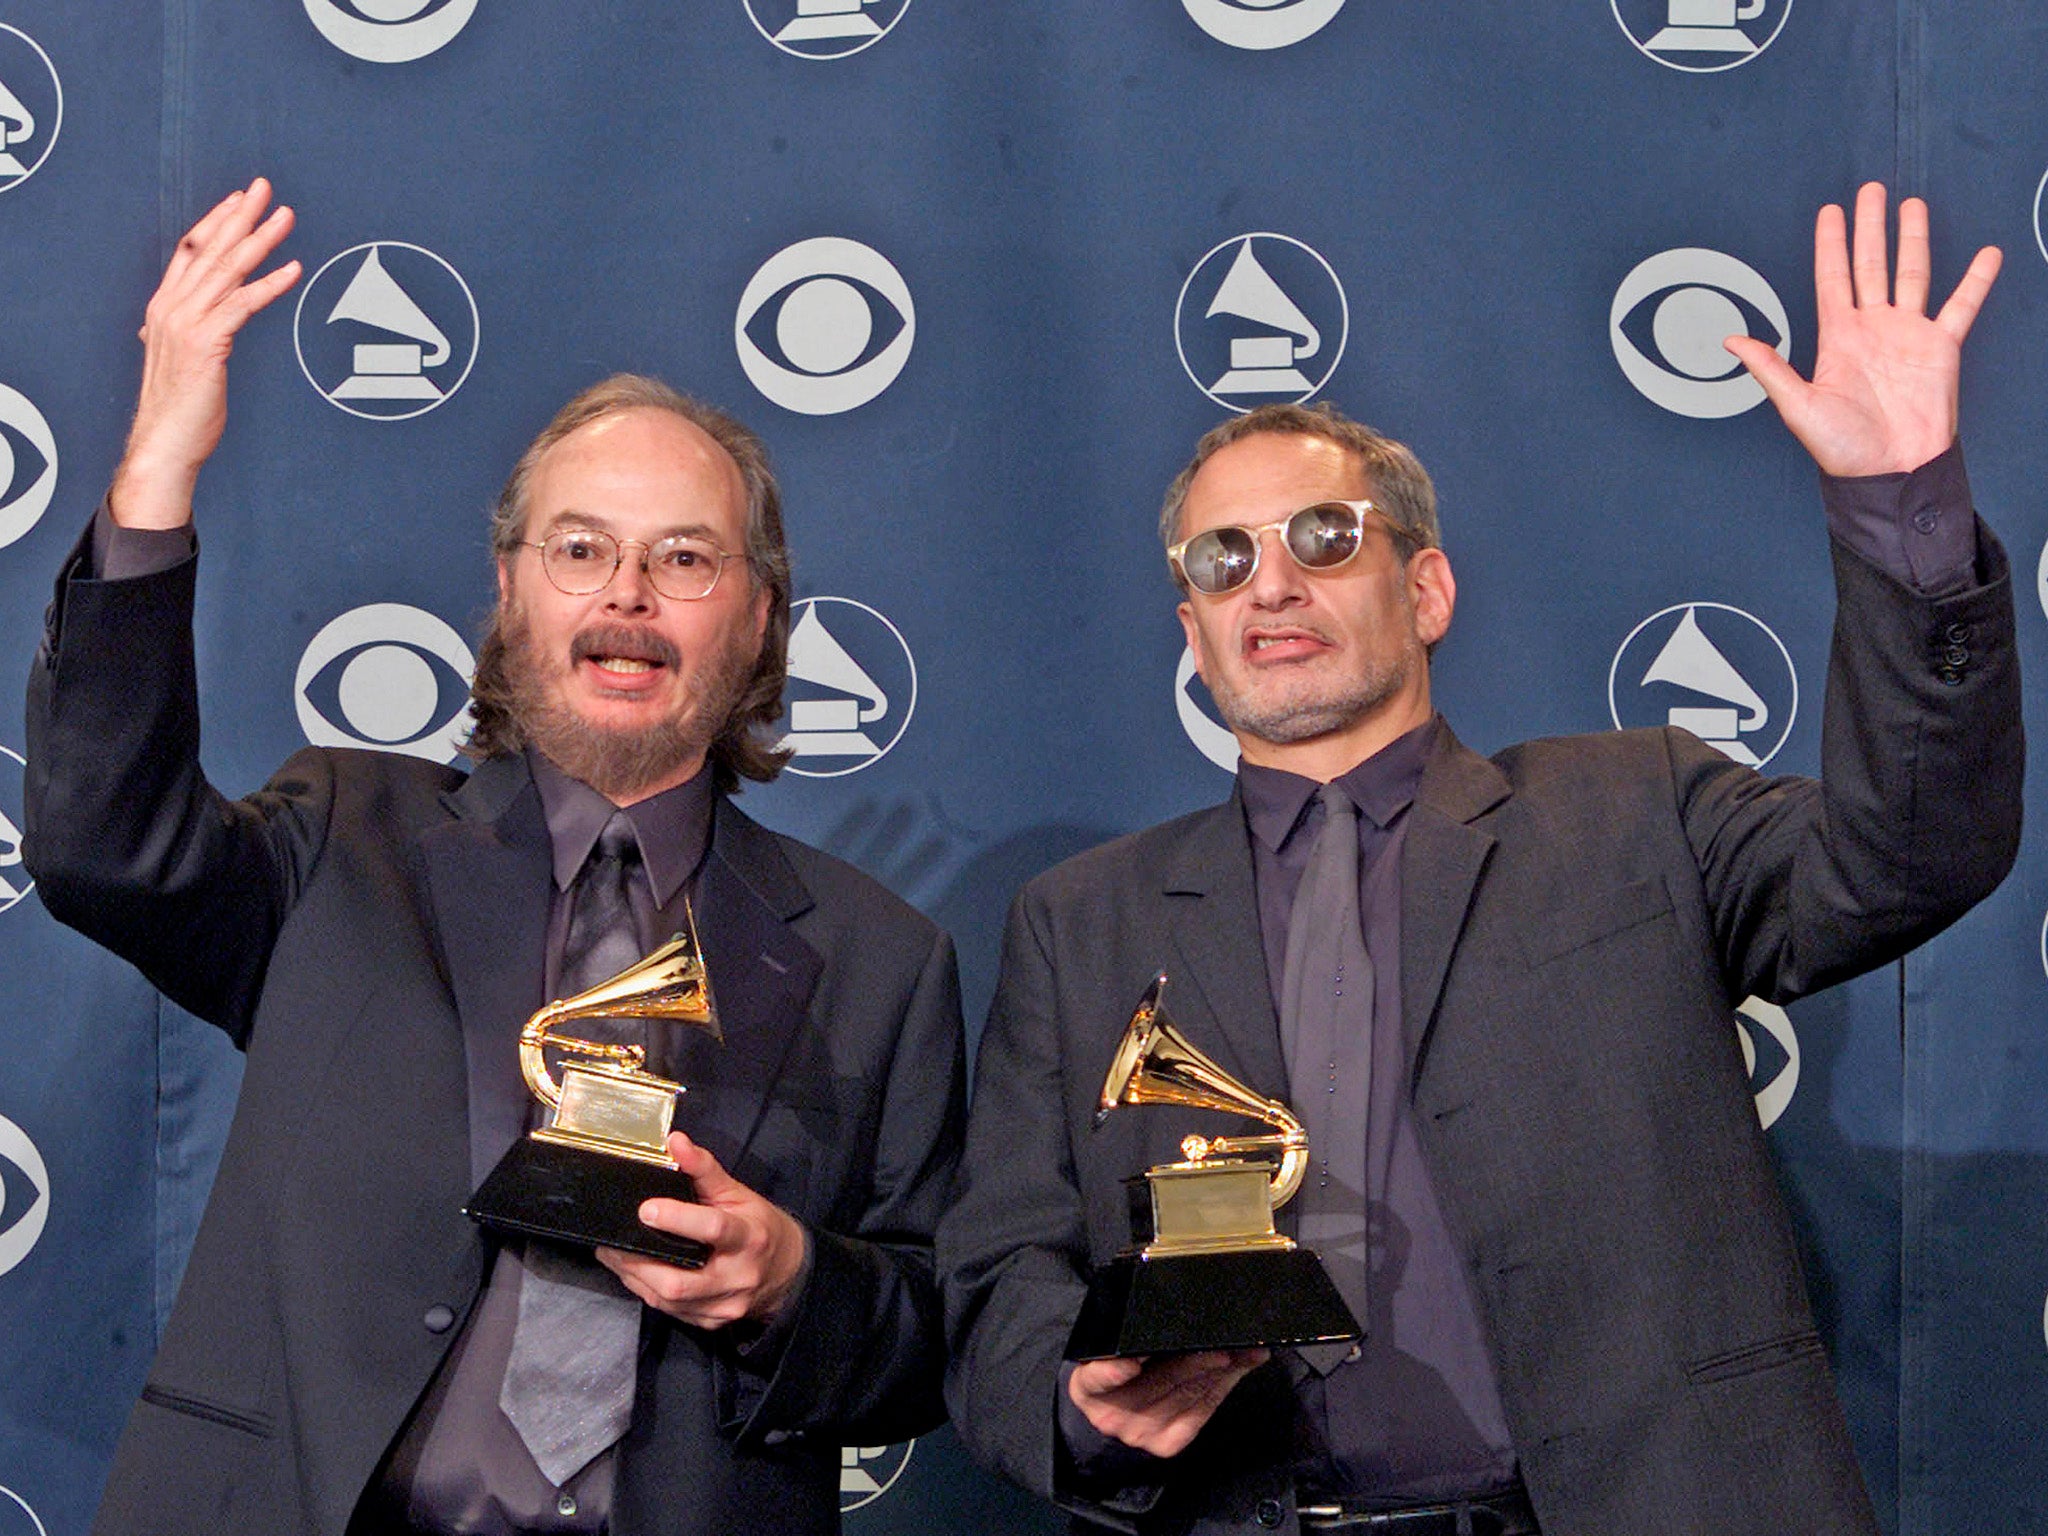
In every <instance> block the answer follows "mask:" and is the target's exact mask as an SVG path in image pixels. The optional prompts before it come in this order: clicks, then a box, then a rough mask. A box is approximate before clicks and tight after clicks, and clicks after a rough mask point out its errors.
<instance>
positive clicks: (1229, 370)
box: [1174, 231, 1351, 411]
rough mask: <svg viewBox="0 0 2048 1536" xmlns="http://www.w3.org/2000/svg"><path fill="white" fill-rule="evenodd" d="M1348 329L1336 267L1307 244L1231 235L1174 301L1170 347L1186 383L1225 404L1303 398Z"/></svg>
mask: <svg viewBox="0 0 2048 1536" xmlns="http://www.w3.org/2000/svg"><path fill="white" fill-rule="evenodd" d="M1350 334H1351V307H1350V304H1349V303H1348V302H1347V301H1346V299H1345V297H1344V285H1343V284H1342V283H1340V282H1338V281H1337V273H1336V271H1335V270H1334V269H1333V268H1332V267H1331V266H1330V264H1329V263H1328V262H1327V261H1325V260H1324V259H1323V257H1322V255H1321V253H1319V252H1318V251H1316V250H1315V249H1314V248H1313V247H1312V246H1309V245H1306V244H1304V243H1303V242H1301V241H1299V240H1296V239H1295V238H1294V237H1293V236H1291V235H1276V234H1272V233H1269V232H1266V231H1256V232H1254V233H1251V234H1245V235H1233V236H1232V237H1231V238H1230V239H1228V240H1225V241H1224V242H1222V244H1220V245H1217V246H1214V247H1213V248H1211V249H1210V251H1209V252H1208V254H1206V255H1205V256H1203V257H1202V259H1201V260H1200V261H1198V262H1196V263H1195V266H1194V270H1193V271H1191V272H1190V273H1188V276H1187V281H1186V282H1184V283H1183V284H1182V285H1181V290H1180V298H1179V300H1178V302H1177V303H1176V304H1175V306H1174V345H1175V346H1176V347H1177V348H1178V350H1179V352H1180V364H1181V367H1182V368H1184V369H1186V370H1187V375H1188V377H1189V378H1190V379H1191V380H1193V381H1194V385H1195V388H1197V389H1199V390H1200V391H1201V392H1202V393H1203V394H1205V395H1207V396H1208V397H1209V398H1210V399H1211V400H1214V401H1215V402H1216V403H1217V404H1218V405H1220V406H1223V407H1224V408H1225V409H1226V410H1232V411H1248V410H1250V409H1251V408H1252V407H1253V406H1255V405H1263V404H1266V403H1267V402H1268V401H1276V400H1278V401H1299V400H1306V399H1307V398H1308V397H1309V396H1310V395H1312V394H1314V393H1315V392H1316V391H1317V390H1319V389H1321V388H1322V387H1323V385H1324V384H1326V383H1327V382H1329V378H1330V375H1331V374H1332V373H1334V372H1335V371H1336V369H1337V362H1338V360H1339V359H1340V358H1342V357H1343V355H1344V343H1345V341H1346V340H1347V339H1348V338H1349V336H1350Z"/></svg>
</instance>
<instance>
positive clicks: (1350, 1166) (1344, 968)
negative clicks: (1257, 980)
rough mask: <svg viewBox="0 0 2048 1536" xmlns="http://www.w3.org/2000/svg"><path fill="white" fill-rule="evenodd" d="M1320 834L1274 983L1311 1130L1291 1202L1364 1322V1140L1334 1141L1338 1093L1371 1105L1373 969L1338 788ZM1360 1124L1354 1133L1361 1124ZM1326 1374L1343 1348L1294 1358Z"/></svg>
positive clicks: (1305, 1237) (1331, 787)
mask: <svg viewBox="0 0 2048 1536" xmlns="http://www.w3.org/2000/svg"><path fill="white" fill-rule="evenodd" d="M1317 798H1318V799H1320V800H1321V801H1322V803H1323V810H1324V816H1323V825H1322V830H1321V831H1320V832H1318V833H1317V834H1316V840H1315V842H1314V844H1313V845H1312V846H1311V847H1310V849H1309V856H1308V867H1307V868H1306V869H1304V870H1303V871H1302V876H1301V885H1300V886H1299V888H1298V889H1297V890H1296V891H1295V893H1294V907H1293V909H1292V911H1291V912H1290V913H1289V914H1288V919H1287V958H1286V961H1285V963H1284V965H1283V967H1282V969H1281V980H1280V1042H1281V1046H1282V1049H1283V1050H1284V1052H1285V1054H1286V1057H1287V1087H1288V1093H1289V1095H1290V1097H1291V1098H1292V1099H1293V1101H1294V1109H1295V1112H1296V1113H1297V1114H1299V1115H1300V1116H1301V1121H1302V1125H1303V1126H1304V1127H1305V1128H1306V1129H1307V1131H1308V1149H1309V1168H1308V1176H1307V1177H1306V1178H1305V1179H1304V1180H1303V1181H1302V1186H1301V1193H1300V1194H1299V1195H1297V1196H1296V1197H1295V1201H1296V1206H1297V1208H1298V1211H1299V1215H1298V1218H1297V1229H1296V1230H1297V1231H1298V1233H1299V1235H1300V1238H1301V1241H1302V1242H1303V1243H1304V1244H1305V1245H1306V1246H1308V1247H1310V1248H1313V1249H1314V1250H1315V1251H1316V1253H1317V1254H1319V1255H1320V1256H1321V1258H1322V1261H1323V1267H1324V1268H1325V1269H1326V1270H1328V1271H1329V1275H1330V1278H1331V1280H1333V1281H1334V1282H1336V1286H1337V1290H1338V1293H1339V1294H1340V1295H1342V1296H1343V1298H1344V1302H1345V1305H1347V1306H1349V1307H1350V1308H1351V1311H1352V1315H1353V1316H1355V1317H1356V1318H1357V1319H1358V1322H1359V1326H1361V1327H1363V1326H1364V1325H1365V1318H1366V1252H1365V1138H1364V1136H1362V1135H1361V1136H1358V1137H1356V1138H1355V1141H1356V1144H1355V1145H1354V1144H1353V1138H1346V1139H1344V1140H1342V1141H1341V1142H1340V1141H1339V1139H1338V1138H1337V1136H1336V1135H1335V1134H1334V1132H1333V1130H1332V1126H1333V1124H1334V1123H1335V1122H1336V1121H1337V1119H1338V1117H1337V1115H1336V1114H1335V1113H1334V1110H1335V1095H1336V1093H1337V1092H1338V1085H1339V1084H1340V1083H1341V1084H1346V1085H1350V1084H1356V1085H1357V1089H1356V1091H1357V1092H1358V1093H1359V1094H1360V1095H1361V1097H1362V1098H1363V1100H1364V1101H1365V1102H1367V1103H1369V1102H1371V1098H1372V1076H1371V1074H1372V987H1373V973H1372V961H1371V959H1370V958H1369V957H1368V956H1367V954H1366V952H1365V932H1364V928H1363V925H1362V923H1361V920H1360V916H1359V909H1358V807H1357V806H1355V805H1353V804H1352V803H1351V797H1350V796H1349V795H1347V794H1345V793H1344V791H1343V790H1342V789H1340V788H1339V787H1338V786H1337V785H1335V784H1325V785H1324V786H1323V787H1322V789H1321V790H1320V791H1318V793H1317ZM1363 1119H1364V1116H1363V1115H1360V1116H1358V1117H1357V1118H1356V1119H1354V1120H1353V1121H1352V1124H1354V1125H1357V1124H1360V1123H1361V1122H1362V1121H1363ZM1300 1353H1301V1356H1302V1358H1303V1359H1304V1360H1306V1361H1308V1363H1309V1364H1310V1365H1311V1366H1313V1367H1314V1368H1315V1369H1316V1370H1317V1371H1319V1372H1321V1373H1322V1374H1324V1375H1328V1374H1329V1372H1330V1371H1332V1370H1334V1369H1335V1368H1336V1367H1337V1366H1338V1365H1339V1364H1340V1363H1342V1361H1343V1360H1344V1359H1345V1358H1346V1357H1347V1356H1348V1355H1349V1354H1350V1346H1349V1345H1346V1344H1326V1345H1317V1346H1315V1347H1313V1348H1308V1349H1303V1350H1302V1351H1300Z"/></svg>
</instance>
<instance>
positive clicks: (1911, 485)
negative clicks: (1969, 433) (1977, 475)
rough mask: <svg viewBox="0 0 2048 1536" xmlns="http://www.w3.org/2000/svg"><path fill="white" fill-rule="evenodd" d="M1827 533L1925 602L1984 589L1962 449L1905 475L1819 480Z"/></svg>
mask: <svg viewBox="0 0 2048 1536" xmlns="http://www.w3.org/2000/svg"><path fill="white" fill-rule="evenodd" d="M1820 485H1821V501H1822V503H1823V504H1824V505H1825V506H1826V508H1827V514H1828V531H1829V532H1830V533H1832V534H1833V535H1834V536H1835V538H1836V539H1838V540H1839V541H1840V542H1841V543H1842V544H1844V545H1846V546H1847V547H1848V548H1849V549H1851V550H1853V551H1854V552H1855V553H1857V554H1858V555H1861V556H1862V557H1863V558H1864V559H1865V560H1867V561H1869V562H1870V563H1871V564H1872V565H1874V566H1876V567H1877V568H1878V569H1879V570H1881V571H1883V572H1885V573H1886V574H1887V575H1889V576H1891V577H1892V578H1893V579H1895V580H1896V581H1898V582H1900V583H1902V584H1903V585H1905V586H1908V587H1910V588H1912V589H1913V590H1914V591H1916V592H1918V593H1920V594H1921V595H1922V596H1925V597H1952V596H1954V595H1955V594H1957V593H1959V592H1963V591H1967V590H1968V589H1969V588H1971V587H1973V586H1976V585H1978V584H1979V579H1978V576H1977V514H1976V511H1975V510H1974V509H1973V508H1972V507H1971V504H1970V476H1969V472H1968V470H1966V469H1965V468H1964V467H1963V447H1962V444H1961V443H1960V442H1955V443H1951V444H1949V446H1948V447H1947V448H1946V449H1944V450H1943V451H1942V452H1941V453H1938V454H1936V455H1935V456H1934V457H1933V458H1931V459H1929V460H1928V461H1927V462H1926V463H1925V464H1922V465H1921V466H1920V467H1919V468H1918V469H1916V470H1913V471H1911V472H1910V473H1906V474H1889V475H1858V476H1855V477H1853V478H1850V479H1838V478H1836V477H1835V476H1833V475H1829V474H1823V475H1822V476H1821V477H1820Z"/></svg>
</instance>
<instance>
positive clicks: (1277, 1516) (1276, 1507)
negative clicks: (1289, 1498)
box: [1252, 1499, 1287, 1531]
mask: <svg viewBox="0 0 2048 1536" xmlns="http://www.w3.org/2000/svg"><path fill="white" fill-rule="evenodd" d="M1286 1516H1287V1512H1286V1511H1285V1510H1283V1509H1282V1508H1281V1507H1280V1501H1279V1500H1278V1499H1261V1500H1259V1502H1258V1505H1257V1506H1256V1507H1255V1508H1254V1509H1253V1510H1252V1518H1253V1519H1254V1520H1256V1521H1258V1522H1259V1524H1260V1525H1262V1526H1264V1527H1265V1528H1266V1529H1267V1530H1269V1531H1270V1530H1272V1529H1274V1528H1275V1527H1276V1526H1278V1525H1279V1524H1280V1522H1281V1521H1282V1520H1283V1519H1285V1518H1286Z"/></svg>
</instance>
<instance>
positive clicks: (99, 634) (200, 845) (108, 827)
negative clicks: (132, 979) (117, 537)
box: [22, 531, 331, 1044]
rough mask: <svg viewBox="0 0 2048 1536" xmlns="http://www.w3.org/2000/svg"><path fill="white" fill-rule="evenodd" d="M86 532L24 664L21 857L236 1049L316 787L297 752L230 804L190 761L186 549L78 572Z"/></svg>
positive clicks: (307, 857) (319, 763)
mask: <svg viewBox="0 0 2048 1536" xmlns="http://www.w3.org/2000/svg"><path fill="white" fill-rule="evenodd" d="M90 539H91V533H90V531H88V533H87V535H86V537H85V538H84V539H82V540H81V541H80V543H79V545H78V547H77V548H76V549H74V550H73V552H72V554H71V556H70V557H69V558H68V559H67V560H66V562H65V565H64V568H63V570H62V572H61V573H60V575H59V577H58V581H57V591H56V596H55V598H54V599H53V601H52V602H51V605H50V609H49V614H48V618H47V621H46V624H45V629H44V635H43V640H42V644H41V646H40V647H39V648H38V651H37V654H36V658H35V661H34V663H33V665H32V669H31V672H30V676H29V687H28V709H27V726H28V749H29V750H28V774H27V793H26V797H25V802H26V803H25V809H26V813H27V814H26V819H27V827H26V829H25V830H26V838H25V841H24V844H23V850H22V852H23V859H24V862H25V863H26V864H27V866H28V869H29V871H30V872H31V873H32V874H33V875H34V876H35V879H36V883H37V889H38V890H39V892H40V893H41V895H42V898H43V902H44V905H45V906H46V907H47V908H48V909H49V911H50V912H51V914H52V915H53V916H55V917H56V918H58V919H59V920H60V921H62V922H65V923H68V924H70V925H71V926H72V927H74V928H77V929H79V930H80V931H81V932H83V933H85V934H86V935H87V936H89V937H91V938H93V939H95V940H97V941H98V942H99V943H102V944H104V945H106V946H107V947H108V948H109V949H112V950H113V951H114V952H115V953H117V954H119V955H121V956H122V957H123V958H125V959H127V960H129V961H131V962H132V963H133V964H135V965H136V966H137V967H138V968H139V969H140V970H141V971H142V972H143V974H144V975H145V976H147V977H148V978H149V980H150V981H151V982H152V983H153V984H155V985H156V986H157V987H159V988H160V989H161V990H162V991H163V992H165V993H166V994H167V995H168V996H170V997H171V998H172V999H173V1000H175V1001H176V1002H178V1003H179V1004H180V1005H182V1006H183V1007H185V1008H188V1009H190V1010H191V1011H192V1012H194V1013H196V1014H198V1015H199V1016H200V1017H201V1018H204V1019H207V1020H209V1021H211V1022H212V1023H214V1024H217V1025H219V1026H220V1027H221V1028H223V1029H225V1030H226V1031H227V1032H228V1034H229V1035H230V1036H231V1037H233V1038H234V1040H235V1041H236V1043H237V1044H246V1043H247V1039H248V1031H249V1020H250V1016H251V1014H252V1013H253V1011H254V1008H255V1003H256V998H257V995H258V993H259V991H260V990H261V987H262V981H263V971H264V967H265V964H266V963H267V961H268V958H269V955H270V950H271V946H272V943H273V941H274V939H275V937H276V934H277V930H278V926H279V924H280V923H281V922H282V920H283V914H284V912H285V911H286V909H287V908H288V906H289V904H290V902H291V900H292V898H293V895H294V893H295V892H296V891H297V889H298V887H299V884H300V882H301V880H302V879H303V876H304V873H305V871H306V870H307V869H308V868H309V867H310V865H311V861H312V860H313V858H314V857H315V856H316V855H317V852H318V848H319V844H320V839H321V836H322V833H323V830H324V825H325V818H326V808H327V806H328V804H329V803H330V801H331V790H330V787H329V779H328V775H327V772H326V763H325V760H324V758H322V757H321V756H319V755H318V754H314V753H302V754H300V756H299V757H297V758H295V759H293V761H292V763H290V764H288V765H287V767H286V769H285V770H284V771H283V772H281V773H280V774H279V775H278V777H277V778H275V779H273V780H272V782H271V784H270V785H269V786H267V787H266V788H265V789H264V790H263V791H262V792H261V793H259V794H257V795H254V796H251V797H250V798H249V799H247V800H244V801H230V800H228V799H226V798H225V797H224V796H222V795H221V794H220V793H219V792H218V791H217V790H215V789H214V787H213V786H212V785H211V784H209V783H208V782H207V781H206V777H205V775H204V773H203V772H202V771H201V769H200V766H199V700H198V689H197V682H196V673H195V668H194V663H193V648H192V600H193V589H194V576H195V569H196V565H197V558H196V556H188V557H187V558H184V559H182V560H179V561H177V562H176V563H175V564H173V565H171V566H169V567H168V568H165V569H162V570H158V571H155V572H152V573H150V574H147V575H142V576H137V577H134V578H130V579H124V580H116V581H107V580H99V579H96V578H95V577H94V576H93V575H92V570H93V566H92V563H91V554H90Z"/></svg>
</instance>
